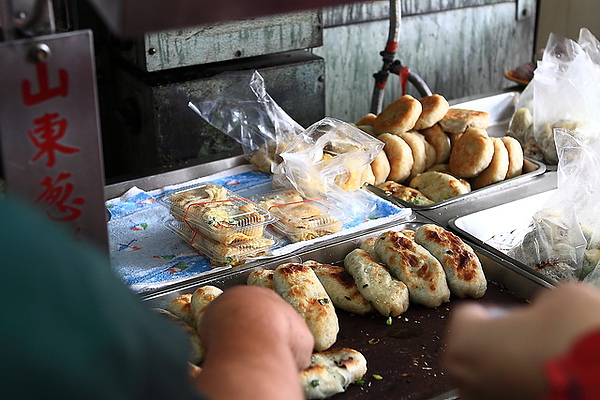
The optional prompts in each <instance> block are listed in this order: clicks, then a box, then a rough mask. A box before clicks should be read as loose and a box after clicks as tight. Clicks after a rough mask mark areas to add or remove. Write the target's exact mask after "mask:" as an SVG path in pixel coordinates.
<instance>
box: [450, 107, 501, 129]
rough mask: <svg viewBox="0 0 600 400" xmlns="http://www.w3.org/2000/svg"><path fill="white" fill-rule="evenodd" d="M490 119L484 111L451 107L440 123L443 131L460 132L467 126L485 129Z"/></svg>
mask: <svg viewBox="0 0 600 400" xmlns="http://www.w3.org/2000/svg"><path fill="white" fill-rule="evenodd" d="M490 119H491V117H490V114H489V113H488V112H485V111H475V110H464V109H461V108H451V109H449V110H448V112H447V113H446V115H444V118H442V119H441V120H440V125H441V127H442V129H443V130H444V131H445V132H452V133H462V132H464V131H466V130H467V129H468V128H479V129H486V128H487V127H488V126H489V125H490Z"/></svg>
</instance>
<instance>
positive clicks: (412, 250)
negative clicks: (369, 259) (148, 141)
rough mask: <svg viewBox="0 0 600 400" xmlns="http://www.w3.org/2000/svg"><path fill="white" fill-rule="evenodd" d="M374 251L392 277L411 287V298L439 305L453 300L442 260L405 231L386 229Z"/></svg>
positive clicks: (427, 305)
mask: <svg viewBox="0 0 600 400" xmlns="http://www.w3.org/2000/svg"><path fill="white" fill-rule="evenodd" d="M375 252H376V253H377V256H378V257H379V259H380V260H381V261H382V262H383V263H384V264H385V265H386V266H387V267H388V268H389V270H390V272H391V273H392V276H394V277H395V278H396V279H399V280H401V281H402V282H404V284H405V285H406V286H407V287H408V292H409V297H410V301H412V302H415V303H417V304H421V305H424V306H425V307H437V306H439V305H441V304H442V303H445V302H447V301H449V300H450V289H449V288H448V283H447V282H446V274H445V273H444V270H443V268H442V265H441V264H440V262H439V261H438V260H437V259H436V258H435V257H434V256H433V255H431V253H430V252H429V251H427V250H426V249H425V248H424V247H423V246H421V245H419V244H417V243H416V242H415V241H413V240H412V239H410V238H409V237H407V236H406V235H404V234H403V233H401V232H397V231H387V232H384V233H382V234H381V235H379V237H378V238H377V240H376V241H375Z"/></svg>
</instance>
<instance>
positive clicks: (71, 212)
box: [35, 172, 85, 222]
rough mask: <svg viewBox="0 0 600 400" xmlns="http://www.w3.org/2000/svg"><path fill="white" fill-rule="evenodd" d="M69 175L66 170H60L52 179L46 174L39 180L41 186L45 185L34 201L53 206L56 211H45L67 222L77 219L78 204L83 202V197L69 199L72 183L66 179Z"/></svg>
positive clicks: (78, 212)
mask: <svg viewBox="0 0 600 400" xmlns="http://www.w3.org/2000/svg"><path fill="white" fill-rule="evenodd" d="M70 177H71V174H70V173H68V172H61V173H60V174H59V175H58V177H57V178H55V179H52V177H50V176H46V177H45V178H44V179H43V180H42V181H41V182H40V185H41V186H45V188H46V189H45V190H44V191H43V192H42V194H40V195H39V196H38V198H37V199H35V202H36V203H39V202H40V201H42V202H44V203H46V204H48V205H51V206H54V207H55V209H56V210H57V211H58V213H54V212H51V211H50V210H48V211H46V213H47V214H48V216H49V217H50V218H52V219H53V220H56V221H61V222H69V221H74V220H76V219H78V218H79V217H80V216H81V209H80V208H79V206H81V205H83V204H84V203H85V199H84V198H83V197H75V198H73V199H71V198H70V197H71V195H72V193H73V188H74V186H73V184H72V183H70V182H68V181H67V179H68V178H70Z"/></svg>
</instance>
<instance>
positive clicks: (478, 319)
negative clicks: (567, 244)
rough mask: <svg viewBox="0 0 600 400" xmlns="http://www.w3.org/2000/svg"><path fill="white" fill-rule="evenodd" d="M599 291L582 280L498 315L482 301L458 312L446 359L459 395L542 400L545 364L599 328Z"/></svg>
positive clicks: (453, 319)
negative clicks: (481, 303)
mask: <svg viewBox="0 0 600 400" xmlns="http://www.w3.org/2000/svg"><path fill="white" fill-rule="evenodd" d="M599 308H600V291H598V290H597V289H596V288H594V287H592V286H588V285H585V284H581V283H568V284H562V285H559V286H558V287H557V288H556V289H553V290H543V292H542V293H541V294H540V295H539V296H537V297H536V298H535V299H534V300H533V302H532V304H531V305H528V306H524V307H523V308H519V309H517V310H512V311H509V312H507V313H506V314H504V315H499V313H498V312H497V311H498V310H497V309H488V308H485V307H483V306H481V305H479V304H477V303H470V304H465V305H464V306H462V307H458V308H457V309H456V310H454V311H453V314H452V317H451V320H450V325H449V334H448V337H447V349H446V353H445V358H444V366H445V370H446V373H447V374H449V375H450V376H451V377H452V378H453V379H454V380H455V381H456V384H457V386H458V389H459V392H460V398H461V400H462V399H465V400H469V399H478V400H485V399H540V398H543V397H544V395H547V394H548V393H549V389H550V388H549V384H548V382H547V380H546V377H545V374H544V369H543V367H544V363H545V362H547V361H548V360H550V359H552V358H554V357H557V356H559V355H561V354H563V353H565V352H567V351H568V350H569V348H570V347H571V346H572V345H573V344H574V342H575V341H576V340H577V339H579V338H580V337H581V336H582V335H584V334H586V333H588V332H590V331H592V330H594V329H597V328H600V314H599V313H598V311H597V310H598V309H599Z"/></svg>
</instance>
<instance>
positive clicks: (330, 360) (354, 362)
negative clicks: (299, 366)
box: [300, 347, 367, 400]
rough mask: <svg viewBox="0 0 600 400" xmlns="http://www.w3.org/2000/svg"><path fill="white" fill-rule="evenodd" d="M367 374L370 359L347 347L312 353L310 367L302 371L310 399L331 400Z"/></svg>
mask: <svg viewBox="0 0 600 400" xmlns="http://www.w3.org/2000/svg"><path fill="white" fill-rule="evenodd" d="M366 372H367V359H366V358H365V356H363V355H362V353H360V352H359V351H356V350H353V349H350V348H348V347H342V348H335V349H330V350H326V351H322V352H317V353H313V355H312V357H311V360H310V365H309V366H308V368H305V369H303V370H302V371H300V383H301V384H302V388H303V390H304V396H305V397H306V399H307V400H312V399H328V398H330V397H332V396H334V395H336V394H338V393H343V392H344V391H346V389H347V388H348V386H350V384H352V383H354V382H356V381H358V380H359V379H361V378H362V377H363V376H364V375H365V373H366Z"/></svg>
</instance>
